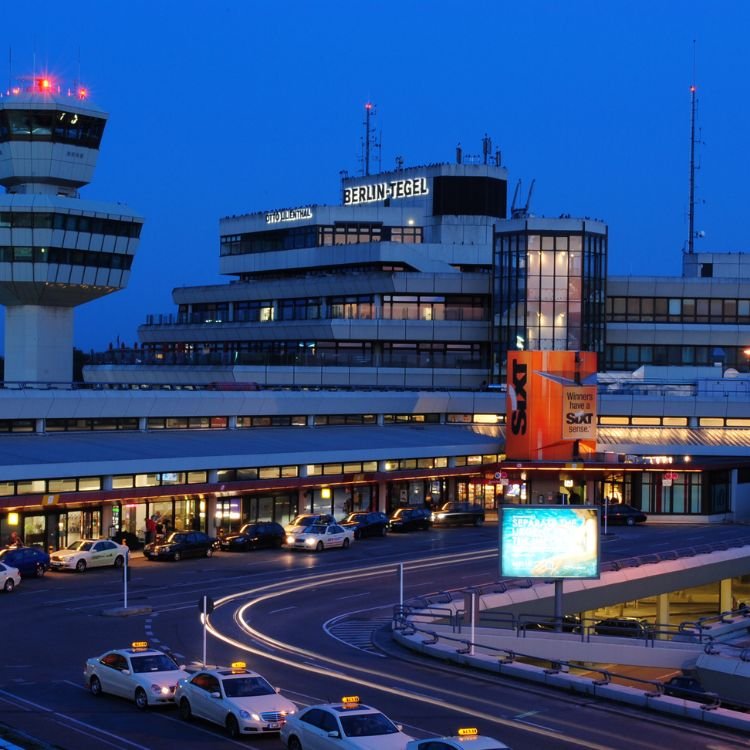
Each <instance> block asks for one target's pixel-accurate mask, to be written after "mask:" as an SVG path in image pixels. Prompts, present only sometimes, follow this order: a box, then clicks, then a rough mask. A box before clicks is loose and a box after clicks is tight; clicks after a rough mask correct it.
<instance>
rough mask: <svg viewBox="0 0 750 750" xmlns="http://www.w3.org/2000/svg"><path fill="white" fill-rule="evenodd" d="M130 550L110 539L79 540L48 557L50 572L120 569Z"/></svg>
mask: <svg viewBox="0 0 750 750" xmlns="http://www.w3.org/2000/svg"><path fill="white" fill-rule="evenodd" d="M129 551H130V550H129V549H128V547H127V546H126V545H124V544H117V542H113V541H112V540H111V539H79V540H78V541H77V542H71V543H70V544H69V545H68V546H67V547H66V548H65V549H59V550H57V552H53V553H52V554H51V555H50V557H49V566H50V568H51V569H52V570H75V571H77V572H78V573H83V572H84V571H85V570H86V569H87V568H100V567H103V566H108V565H111V566H112V567H115V568H121V567H122V566H123V565H124V564H125V558H126V557H127V555H128V552H129Z"/></svg>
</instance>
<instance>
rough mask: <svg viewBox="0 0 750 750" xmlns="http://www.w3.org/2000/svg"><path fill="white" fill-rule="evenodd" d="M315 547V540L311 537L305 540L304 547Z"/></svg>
mask: <svg viewBox="0 0 750 750" xmlns="http://www.w3.org/2000/svg"><path fill="white" fill-rule="evenodd" d="M314 546H315V539H313V538H312V537H309V538H307V539H305V547H314Z"/></svg>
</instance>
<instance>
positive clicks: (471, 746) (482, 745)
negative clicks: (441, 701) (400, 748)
mask: <svg viewBox="0 0 750 750" xmlns="http://www.w3.org/2000/svg"><path fill="white" fill-rule="evenodd" d="M406 750H510V749H509V747H508V745H506V744H505V743H504V742H500V740H496V739H493V738H492V737H484V736H483V735H480V734H479V730H478V729H476V727H464V728H461V729H459V730H458V734H456V735H455V736H453V737H428V738H427V739H424V740H412V741H411V742H409V743H408V744H407V745H406Z"/></svg>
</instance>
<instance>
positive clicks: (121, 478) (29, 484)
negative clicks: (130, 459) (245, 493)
mask: <svg viewBox="0 0 750 750" xmlns="http://www.w3.org/2000/svg"><path fill="white" fill-rule="evenodd" d="M497 460H498V456H494V455H493V456H457V457H456V458H455V464H456V466H475V465H481V464H486V463H495V462H496V461H497ZM447 466H448V459H447V458H446V457H439V458H404V459H389V460H386V461H385V462H384V467H385V471H403V470H407V469H444V468H447ZM305 468H306V471H307V476H337V475H341V474H361V473H365V472H369V473H373V472H377V471H378V462H377V461H357V462H347V463H332V464H307V465H306V466H305ZM300 474H301V467H300V466H297V465H289V466H260V467H257V466H250V467H245V468H237V469H222V470H220V471H218V472H217V476H216V481H217V483H223V482H246V481H256V480H257V481H263V480H268V479H294V478H297V477H299V476H300ZM207 482H208V472H207V471H174V472H167V471H165V472H156V473H151V474H118V475H116V476H113V477H112V489H115V490H127V489H136V488H139V487H169V486H176V485H185V484H205V483H207ZM102 486H103V481H102V477H68V478H60V479H29V480H25V479H24V480H16V481H8V482H0V496H1V497H9V496H14V495H44V494H60V493H64V492H96V491H100V490H101V489H102Z"/></svg>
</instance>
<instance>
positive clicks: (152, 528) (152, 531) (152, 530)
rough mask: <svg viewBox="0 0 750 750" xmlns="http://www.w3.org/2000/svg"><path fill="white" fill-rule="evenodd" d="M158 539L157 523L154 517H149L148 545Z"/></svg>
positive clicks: (147, 528) (147, 527) (147, 525)
mask: <svg viewBox="0 0 750 750" xmlns="http://www.w3.org/2000/svg"><path fill="white" fill-rule="evenodd" d="M155 539H156V521H154V519H153V517H152V516H149V517H148V518H147V519H146V544H151V542H153V541H155Z"/></svg>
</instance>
